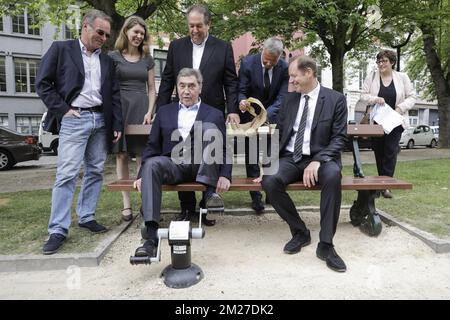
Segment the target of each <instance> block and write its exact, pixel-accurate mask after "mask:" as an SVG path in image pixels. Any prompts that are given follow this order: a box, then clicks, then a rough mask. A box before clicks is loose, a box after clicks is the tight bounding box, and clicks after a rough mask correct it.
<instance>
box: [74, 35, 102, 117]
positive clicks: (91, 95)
mask: <svg viewBox="0 0 450 320" xmlns="http://www.w3.org/2000/svg"><path fill="white" fill-rule="evenodd" d="M78 41H79V43H80V48H81V56H82V57H83V66H84V77H85V78H84V84H83V88H82V89H81V92H80V94H79V95H78V97H76V98H75V100H73V102H72V106H74V107H78V108H91V107H95V106H99V105H101V104H102V103H103V100H102V95H101V94H100V88H101V75H102V74H101V67H100V52H101V50H100V49H97V50H95V51H94V52H93V53H92V54H91V56H88V55H87V49H86V47H85V45H84V44H83V42H81V40H78Z"/></svg>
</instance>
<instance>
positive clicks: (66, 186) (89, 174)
mask: <svg viewBox="0 0 450 320" xmlns="http://www.w3.org/2000/svg"><path fill="white" fill-rule="evenodd" d="M106 155H107V141H106V128H105V119H104V115H103V114H102V113H97V112H89V111H82V112H81V117H80V118H77V117H74V116H67V117H63V119H62V122H61V129H60V132H59V146H58V167H57V170H56V181H55V185H54V187H53V192H52V213H51V216H50V221H49V225H48V233H49V234H52V233H60V234H62V235H64V236H67V235H68V232H69V227H70V222H71V207H72V200H73V195H74V192H75V184H76V181H77V178H78V174H79V172H80V168H81V165H82V164H84V176H83V181H82V183H81V190H80V194H79V196H78V204H77V215H78V223H86V222H89V221H91V220H94V215H95V209H96V207H97V201H98V197H99V195H100V191H101V188H102V182H103V176H102V173H103V167H104V164H105V160H106Z"/></svg>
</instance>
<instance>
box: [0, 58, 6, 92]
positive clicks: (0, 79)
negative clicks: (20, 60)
mask: <svg viewBox="0 0 450 320" xmlns="http://www.w3.org/2000/svg"><path fill="white" fill-rule="evenodd" d="M0 92H6V69H5V57H0Z"/></svg>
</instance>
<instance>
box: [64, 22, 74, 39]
mask: <svg viewBox="0 0 450 320" xmlns="http://www.w3.org/2000/svg"><path fill="white" fill-rule="evenodd" d="M76 35H77V31H76V30H75V29H71V28H70V27H69V26H68V25H67V24H64V38H65V39H76Z"/></svg>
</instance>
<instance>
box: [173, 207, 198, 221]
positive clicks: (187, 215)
mask: <svg viewBox="0 0 450 320" xmlns="http://www.w3.org/2000/svg"><path fill="white" fill-rule="evenodd" d="M194 215H195V212H192V211H190V210H186V209H181V212H180V214H179V215H178V216H177V217H176V221H190V220H191V218H193V216H194Z"/></svg>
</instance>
